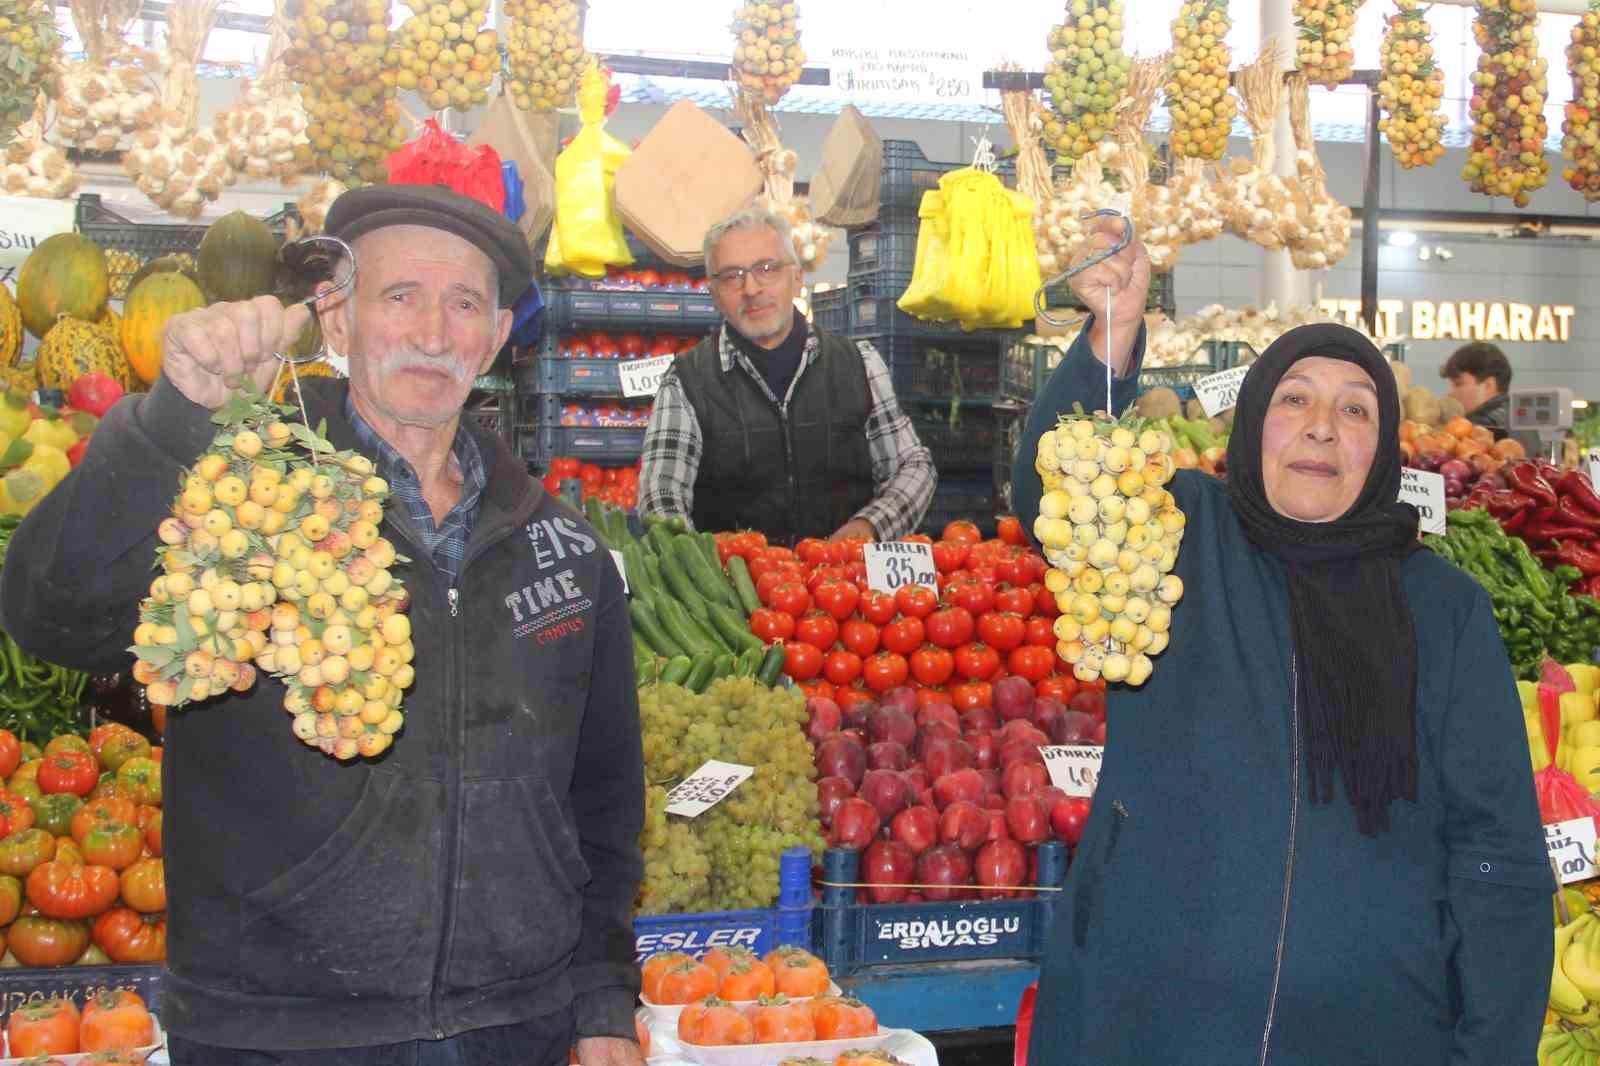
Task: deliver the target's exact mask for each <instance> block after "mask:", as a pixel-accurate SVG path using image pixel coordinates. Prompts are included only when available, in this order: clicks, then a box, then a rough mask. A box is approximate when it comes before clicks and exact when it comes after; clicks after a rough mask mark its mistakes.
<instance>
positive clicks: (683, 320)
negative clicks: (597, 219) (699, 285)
mask: <svg viewBox="0 0 1600 1066" xmlns="http://www.w3.org/2000/svg"><path fill="white" fill-rule="evenodd" d="M545 299H546V300H547V306H546V309H545V322H546V323H547V324H548V328H550V329H552V330H556V331H558V332H564V331H567V330H571V329H576V328H581V327H589V328H592V329H638V330H646V331H650V332H657V333H684V334H693V333H709V332H710V331H711V330H712V329H714V328H715V327H716V326H717V325H718V324H719V323H720V322H721V321H722V313H721V312H720V311H718V310H717V306H716V304H714V303H712V301H711V295H710V294H709V293H704V292H678V291H673V290H668V289H660V290H648V291H647V290H637V289H574V288H555V287H551V288H549V289H547V290H546V291H545Z"/></svg>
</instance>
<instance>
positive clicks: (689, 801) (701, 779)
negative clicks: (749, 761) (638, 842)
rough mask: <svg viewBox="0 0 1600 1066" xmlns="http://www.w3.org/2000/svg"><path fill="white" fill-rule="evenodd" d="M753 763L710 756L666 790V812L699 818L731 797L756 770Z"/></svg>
mask: <svg viewBox="0 0 1600 1066" xmlns="http://www.w3.org/2000/svg"><path fill="white" fill-rule="evenodd" d="M755 772H756V770H755V767H753V766H740V765H739V764H738V763H734V762H722V761H720V760H718V759H708V760H707V761H706V764H705V765H704V766H702V767H700V769H698V770H696V771H695V772H694V773H692V774H690V775H689V776H688V777H686V778H684V779H683V780H682V781H681V782H680V783H679V784H678V786H677V787H676V788H674V789H673V790H672V791H671V792H668V793H667V813H668V814H676V815H679V816H680V817H683V818H698V817H699V816H700V815H702V814H704V813H706V812H707V811H709V810H710V809H711V808H713V807H715V806H716V805H717V804H719V803H721V802H722V801H723V800H725V799H727V798H728V795H729V793H731V792H732V791H733V790H734V789H736V788H738V787H739V786H740V785H742V784H744V783H745V782H746V781H748V780H750V775H751V774H753V773H755Z"/></svg>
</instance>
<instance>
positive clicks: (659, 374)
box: [617, 355, 673, 399]
mask: <svg viewBox="0 0 1600 1066" xmlns="http://www.w3.org/2000/svg"><path fill="white" fill-rule="evenodd" d="M672 360H673V357H672V356H670V355H658V356H656V357H655V358H654V359H632V360H629V361H628V362H625V363H623V364H622V365H621V366H619V367H618V368H617V373H618V375H619V376H620V377H621V378H622V395H624V396H626V397H628V398H630V399H632V398H634V397H637V396H654V395H655V394H656V393H658V392H660V391H661V379H662V378H664V377H666V376H667V371H668V370H670V369H671V368H672Z"/></svg>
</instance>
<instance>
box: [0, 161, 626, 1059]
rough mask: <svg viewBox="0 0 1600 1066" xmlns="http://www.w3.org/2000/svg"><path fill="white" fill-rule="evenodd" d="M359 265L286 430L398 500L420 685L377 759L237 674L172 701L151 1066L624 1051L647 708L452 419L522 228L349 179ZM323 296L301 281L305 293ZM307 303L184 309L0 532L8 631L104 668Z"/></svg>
mask: <svg viewBox="0 0 1600 1066" xmlns="http://www.w3.org/2000/svg"><path fill="white" fill-rule="evenodd" d="M327 231H328V232H329V233H331V234H334V235H336V236H339V237H342V238H344V239H345V240H346V241H348V242H349V243H350V245H351V247H352V248H353V250H354V254H355V262H356V267H357V275H356V283H355V285H354V287H353V288H352V289H349V290H346V291H345V292H344V293H339V294H336V295H329V296H327V297H325V298H324V300H323V301H322V303H321V304H320V305H319V307H318V313H319V316H320V319H321V323H322V329H323V331H324V333H325V334H326V335H327V337H328V339H329V340H330V342H331V344H332V346H333V348H334V349H335V350H337V351H340V352H343V353H345V354H346V355H347V356H348V358H349V360H350V378H349V380H348V381H344V380H335V379H316V380H308V381H306V382H305V383H304V386H303V387H304V393H305V403H306V407H307V410H308V413H309V415H310V419H311V423H312V424H313V425H315V424H318V423H321V422H323V421H324V420H326V425H327V430H326V431H327V435H328V437H329V439H330V440H331V441H332V442H333V443H334V445H336V446H337V447H339V448H351V449H355V450H356V451H358V452H360V453H362V454H364V455H366V456H368V457H369V458H371V459H372V460H373V461H374V462H375V463H376V464H377V468H378V472H379V474H380V475H381V476H383V477H384V478H386V479H387V480H388V482H389V484H390V485H391V487H392V490H393V497H392V499H391V500H390V503H389V505H388V507H387V511H386V515H385V520H384V525H383V534H384V536H386V537H387V538H388V539H389V540H391V541H393V542H394V544H395V546H396V547H397V549H398V550H399V552H400V553H401V554H402V555H404V556H406V557H408V558H409V562H407V563H404V564H401V565H400V566H398V567H397V576H398V577H399V578H401V579H402V580H403V581H404V582H405V585H406V587H407V589H408V590H409V592H410V594H411V623H412V633H413V640H414V642H415V645H416V657H415V662H414V665H415V668H416V681H415V684H414V686H413V687H412V688H411V689H410V690H409V692H408V693H407V695H406V704H405V710H406V724H405V728H404V730H403V731H402V732H401V733H400V735H399V736H398V737H397V738H396V743H395V744H394V746H393V747H392V748H390V749H389V750H388V751H387V752H385V753H384V754H383V755H382V756H380V757H378V758H376V759H371V760H362V761H360V762H358V763H356V764H341V763H338V762H336V761H334V760H332V759H329V758H326V757H324V756H323V755H321V754H319V753H318V752H316V751H314V750H309V749H307V748H306V747H305V746H304V745H302V744H301V743H300V742H299V741H298V740H296V739H295V737H294V736H293V735H292V733H291V732H290V729H289V724H290V723H289V719H288V716H287V715H286V714H285V713H284V711H283V696H284V689H283V686H282V685H281V684H280V683H279V682H277V681H275V680H273V679H270V678H267V677H262V678H261V679H260V680H259V681H257V683H256V685H255V687H254V688H253V689H252V690H251V691H249V692H248V693H244V694H229V695H226V696H223V697H221V698H218V699H213V700H210V701H207V702H206V703H204V704H202V705H200V706H195V707H189V708H184V709H181V710H178V711H176V712H174V714H173V715H172V717H171V719H170V720H169V722H168V725H167V734H166V745H167V753H166V755H167V757H166V761H165V766H164V773H165V775H166V782H165V787H166V793H167V795H169V796H171V797H172V802H171V803H170V804H169V805H168V807H167V809H166V823H165V841H164V843H165V848H166V873H167V885H168V893H169V898H170V900H171V905H170V910H169V912H168V930H169V941H168V943H169V959H168V970H167V972H166V973H164V974H163V975H162V1002H161V1010H162V1021H163V1023H164V1024H165V1026H166V1028H167V1030H168V1031H169V1033H170V1034H171V1052H172V1062H173V1064H174V1066H202V1064H203V1066H255V1064H267V1063H284V1064H295V1066H299V1064H310V1063H316V1064H318V1066H356V1064H360V1066H380V1064H381V1066H427V1064H446V1063H449V1064H465V1063H474V1064H476V1063H484V1064H488V1063H495V1064H501V1063H504V1064H526V1066H553V1064H555V1063H558V1062H564V1061H565V1060H566V1058H567V1054H568V1050H569V1049H570V1048H572V1047H573V1046H574V1045H576V1048H577V1053H578V1057H579V1060H580V1062H581V1063H583V1064H584V1066H635V1064H637V1063H639V1062H641V1061H642V1060H641V1059H640V1055H639V1048H638V1045H637V1044H636V1043H635V1042H634V1029H633V1017H632V1007H633V1002H634V997H635V995H636V994H637V992H638V987H639V984H638V982H639V978H638V970H637V968H636V966H635V964H634V944H633V931H632V926H631V922H630V914H631V909H632V904H633V899H634V895H635V892H636V890H637V888H638V884H639V878H640V876H641V872H642V865H641V861H640V855H639V846H638V839H639V830H640V826H641V822H642V819H643V809H644V797H643V785H642V781H643V771H642V763H641V755H640V738H639V709H638V702H637V697H636V694H635V690H634V684H633V666H632V661H633V660H632V647H631V637H630V632H629V627H628V615H627V608H626V604H625V603H624V600H623V592H622V583H621V580H620V578H619V576H618V573H617V570H616V567H615V565H614V564H613V563H612V560H611V557H610V555H609V554H608V553H607V551H606V550H605V548H604V546H603V545H602V544H601V543H600V541H599V539H598V537H597V536H596V535H595V533H594V531H593V530H592V529H591V528H590V527H588V526H587V525H585V524H584V522H583V521H582V519H581V518H579V517H578V516H577V515H575V514H574V513H573V512H572V511H571V510H570V509H569V508H568V507H566V506H564V505H563V504H561V503H560V502H559V501H558V500H556V499H553V498H552V497H550V496H548V495H546V494H545V493H544V492H543V491H542V489H541V488H540V486H539V483H538V482H537V481H535V480H534V479H532V478H530V477H529V476H528V473H527V470H526V468H525V466H524V465H523V464H522V463H521V462H520V461H518V459H517V458H516V457H515V456H514V455H513V454H512V453H511V452H510V450H508V449H507V447H506V445H505V443H504V442H503V441H501V440H499V439H498V438H496V437H494V436H492V435H489V434H487V433H484V432H482V431H480V430H478V429H477V428H476V427H475V426H473V425H472V424H471V423H470V421H465V420H463V419H462V417H461V411H462V405H463V403H464V401H465V400H466V398H467V394H468V391H469V389H470V388H471V385H472V381H473V378H475V377H476V376H477V375H479V374H480V373H482V372H483V371H485V370H486V369H487V368H488V367H489V364H490V363H491V362H492V361H493V359H494V357H495V353H496V352H497V351H498V350H499V348H500V346H501V345H502V344H503V343H504V342H505V339H506V335H507V333H508V332H509V331H510V329H511V324H512V313H511V310H510V308H511V306H512V305H513V303H514V302H515V301H516V299H517V297H518V296H519V295H520V294H521V293H522V292H523V291H524V289H526V287H527V286H528V284H529V280H530V278H531V277H532V265H531V263H530V260H529V254H528V248H527V245H526V243H525V242H524V240H523V238H522V236H521V234H520V233H519V232H518V231H517V229H516V227H515V226H514V225H513V224H512V223H510V222H509V221H507V220H506V219H504V218H503V217H502V216H500V215H499V214H497V213H495V212H494V211H492V210H490V209H489V208H488V207H486V206H484V205H482V204H480V203H478V202H477V201H474V200H469V199H466V198H465V197H462V196H458V195H456V194H455V193H452V192H450V191H448V190H446V189H443V188H432V187H423V186H375V187H368V188H362V189H356V190H353V191H351V192H347V193H345V194H344V195H343V196H341V197H340V198H339V200H338V202H336V203H335V204H334V206H333V209H332V210H331V211H330V212H329V214H328V222H327ZM324 291H326V290H324ZM307 316H308V312H307V311H306V310H305V308H303V307H302V306H299V305H293V306H290V307H288V308H285V307H284V306H282V305H281V304H280V303H279V302H278V301H277V300H276V299H274V298H273V297H270V296H264V297H259V298H257V299H255V300H250V301H246V302H241V303H228V304H215V305H212V306H210V307H206V308H203V309H200V310H196V311H191V312H188V313H185V314H182V315H179V316H176V317H175V318H173V319H172V320H171V322H170V323H169V324H168V326H167V329H166V333H165V335H164V337H163V345H162V347H163V353H162V356H163V362H162V372H161V377H160V379H159V380H158V381H157V382H156V384H155V386H154V387H153V388H152V389H151V391H150V392H149V393H148V394H147V395H145V396H142V397H134V398H130V399H127V400H124V401H123V402H121V403H119V404H118V405H117V406H116V407H115V408H113V409H112V410H111V412H109V414H108V415H107V417H106V419H105V420H104V421H103V422H102V423H101V425H100V428H99V430H98V431H97V432H96V434H95V437H94V442H93V444H92V446H91V447H90V449H89V451H88V454H87V455H86V456H85V457H84V460H83V463H82V464H81V465H80V466H79V467H78V468H77V469H76V470H75V471H74V472H73V473H72V474H71V475H70V476H69V477H68V478H67V479H66V480H65V481H64V482H63V483H62V484H61V485H60V486H59V487H58V488H57V489H56V490H55V491H54V492H52V493H51V494H50V496H49V497H48V498H47V499H46V500H44V501H43V502H42V503H41V504H40V505H39V506H38V508H36V509H35V510H34V511H33V513H32V514H31V515H29V517H28V518H27V520H26V521H25V522H23V524H22V525H21V527H20V528H19V529H18V530H17V531H16V533H15V536H14V538H13V539H12V541H11V548H10V558H9V559H8V564H9V565H7V566H6V567H5V570H4V580H3V585H0V616H3V625H4V628H5V630H6V631H7V632H8V633H11V634H12V635H13V636H14V637H15V638H16V639H17V640H18V641H19V642H20V643H21V644H22V645H23V646H24V647H26V648H27V649H28V650H29V651H31V652H33V653H35V654H37V655H39V656H42V657H44V658H46V659H49V660H51V661H54V662H58V663H63V664H66V665H70V666H73V667H78V668H81V669H84V670H89V671H93V672H96V673H113V672H117V671H123V670H126V669H127V668H128V665H129V657H128V653H127V652H126V651H125V650H124V649H126V647H127V646H128V644H129V642H130V641H129V636H130V634H131V633H132V631H133V627H134V624H135V622H136V620H137V612H138V603H139V600H140V597H141V596H142V595H143V594H144V593H145V592H146V591H147V589H148V587H149V583H150V575H151V569H152V565H153V563H154V561H155V552H156V534H155V531H156V526H157V524H158V523H159V522H160V521H161V519H162V518H163V517H164V516H165V515H167V514H168V513H169V512H170V506H171V502H172V499H173V495H174V491H175V490H176V488H177V487H178V485H179V484H180V481H181V477H182V475H183V473H184V471H185V469H186V468H187V467H188V466H189V465H190V464H192V463H193V462H194V461H195V459H196V458H197V457H198V456H199V455H200V454H201V453H202V452H203V451H204V449H205V448H206V447H207V445H208V444H209V443H210V441H211V439H212V436H213V434H214V433H215V431H216V428H217V427H216V426H215V425H214V424H212V422H211V421H210V418H211V414H212V412H213V410H214V409H216V408H217V407H219V406H221V405H222V404H223V402H224V401H225V400H227V399H228V397H229V396H230V394H231V393H232V392H233V391H234V389H235V387H236V386H237V385H238V384H239V382H240V381H241V379H249V380H252V381H253V382H254V383H255V385H256V386H257V387H258V388H260V389H262V390H266V389H267V388H268V387H269V386H270V385H271V384H272V382H273V379H274V378H275V377H276V376H277V375H278V372H279V365H280V364H279V360H278V358H277V357H276V353H279V352H283V351H285V350H286V349H287V348H288V347H289V346H290V344H291V342H292V341H293V340H294V338H295V337H296V336H298V335H299V333H300V331H301V329H302V328H303V327H304V326H305V325H306V322H307Z"/></svg>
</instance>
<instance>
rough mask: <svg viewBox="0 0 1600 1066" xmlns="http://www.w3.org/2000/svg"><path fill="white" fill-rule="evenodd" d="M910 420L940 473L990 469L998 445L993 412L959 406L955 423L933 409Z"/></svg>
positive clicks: (997, 424) (996, 421) (997, 433)
mask: <svg viewBox="0 0 1600 1066" xmlns="http://www.w3.org/2000/svg"><path fill="white" fill-rule="evenodd" d="M927 414H931V417H928V416H927V415H925V416H924V417H920V418H913V419H912V422H911V424H912V427H913V428H914V429H915V430H916V431H917V436H918V438H920V439H921V441H922V443H923V444H925V445H927V448H928V451H929V452H931V453H932V454H933V465H934V466H935V467H937V468H938V470H939V473H940V474H946V473H949V472H951V471H956V470H961V471H970V470H990V469H991V468H992V467H993V465H994V457H995V454H996V451H997V449H998V448H999V447H1000V424H999V422H998V420H997V419H996V418H995V414H994V412H993V411H988V410H984V409H983V408H962V409H961V410H960V417H959V418H958V419H957V421H956V423H955V425H953V426H952V425H951V424H950V417H949V415H947V414H945V413H944V412H941V411H937V410H933V411H930V412H927Z"/></svg>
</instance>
